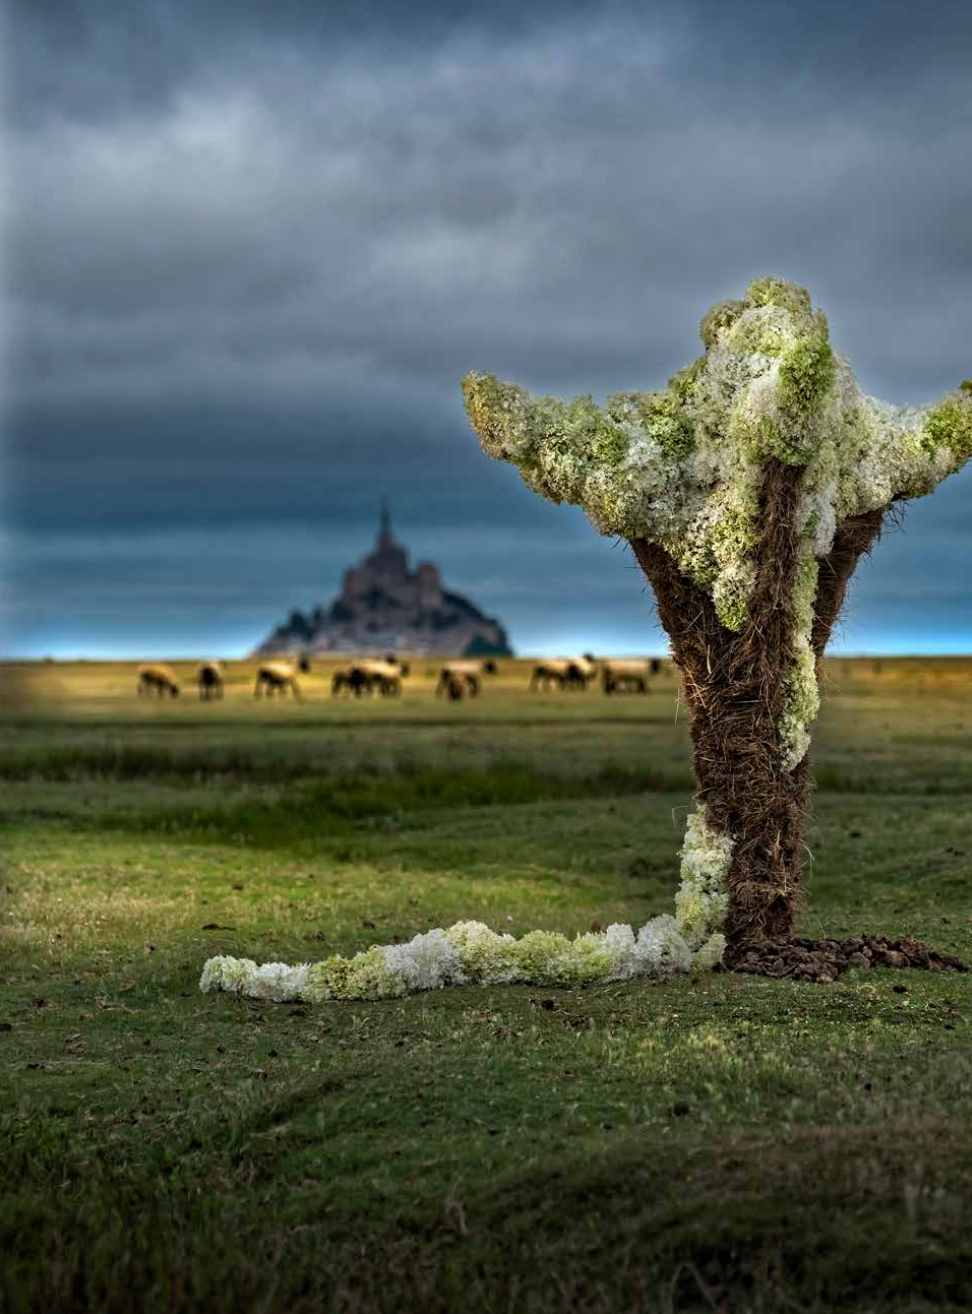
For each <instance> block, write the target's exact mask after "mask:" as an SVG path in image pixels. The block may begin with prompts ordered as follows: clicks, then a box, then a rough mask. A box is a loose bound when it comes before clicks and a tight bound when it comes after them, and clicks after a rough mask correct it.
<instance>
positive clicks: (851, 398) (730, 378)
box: [463, 278, 972, 770]
mask: <svg viewBox="0 0 972 1314" xmlns="http://www.w3.org/2000/svg"><path fill="white" fill-rule="evenodd" d="M701 333H702V341H703V343H704V345H705V348H706V350H705V354H704V355H703V356H702V357H700V358H699V359H698V360H697V361H695V362H693V364H691V365H689V366H688V367H687V368H686V369H684V370H682V371H680V373H678V374H676V375H675V376H674V377H673V378H672V379H671V380H670V381H669V384H668V387H667V389H666V390H665V391H664V392H644V393H638V392H627V393H617V394H615V395H613V396H611V397H609V398H608V399H607V402H606V404H605V406H604V407H599V406H598V405H596V404H595V402H594V401H593V399H592V398H591V397H577V398H575V399H574V400H573V401H568V402H563V401H559V400H557V399H556V398H553V397H542V398H535V397H532V396H531V395H530V394H529V393H528V392H526V391H525V390H524V389H523V388H520V387H519V386H517V385H516V384H511V383H501V382H500V381H499V380H498V379H495V378H494V377H493V376H492V375H487V374H476V373H472V374H469V375H467V376H466V378H465V379H464V380H463V393H464V395H465V401H466V409H467V411H468V414H469V419H470V422H471V423H472V426H473V428H474V429H475V430H476V432H477V434H478V435H479V437H480V439H481V441H482V444H483V447H484V449H485V450H486V452H487V453H488V454H489V455H490V456H493V457H497V458H500V459H503V460H508V461H512V462H513V463H514V464H515V465H517V466H518V467H519V469H520V472H521V474H522V475H523V478H524V479H525V480H526V481H527V483H528V484H530V486H531V487H532V488H534V489H535V490H536V491H537V492H539V493H541V494H542V495H543V496H544V497H547V498H549V499H550V500H551V501H553V502H573V503H577V504H579V505H580V506H582V507H583V508H584V509H585V511H586V512H587V514H588V516H589V517H590V519H591V520H592V521H593V523H594V525H595V526H596V527H597V528H598V529H599V530H600V531H601V533H604V534H610V535H621V536H623V537H625V538H628V539H646V540H648V541H649V542H651V543H655V544H657V545H659V546H660V547H662V548H664V549H665V550H666V551H667V552H668V553H669V554H670V555H671V557H672V558H673V559H674V561H675V562H676V563H677V565H678V567H679V569H680V570H681V571H682V572H683V573H684V574H685V575H687V576H688V577H689V578H691V579H692V580H693V582H694V583H695V584H696V585H697V586H698V587H700V588H702V589H705V590H706V591H707V592H708V594H709V595H710V597H711V598H712V601H713V604H714V606H715V609H716V614H717V616H718V619H719V621H720V623H721V624H722V625H723V626H724V627H725V628H726V629H728V630H742V629H743V627H744V626H745V624H746V620H747V614H748V607H749V601H750V598H751V596H752V591H753V587H754V585H755V580H756V571H755V559H756V553H757V551H758V548H759V543H760V537H761V524H760V511H759V502H760V489H761V486H762V482H763V476H764V473H765V470H766V467H767V465H768V464H769V462H770V461H781V462H783V463H785V464H787V465H791V466H797V467H799V468H800V469H801V470H802V474H801V487H800V508H799V514H798V524H797V529H798V531H799V532H800V534H801V535H802V543H803V546H804V548H805V554H806V555H805V557H804V559H803V561H802V563H801V566H804V565H806V558H807V557H812V558H813V559H814V561H819V560H820V559H821V558H823V557H826V555H827V554H828V553H829V552H830V550H831V548H832V547H833V543H834V536H835V534H836V532H837V529H838V527H839V525H840V524H841V523H842V522H843V521H844V520H846V519H847V518H848V517H849V516H856V515H861V514H863V513H865V512H868V511H874V510H876V509H878V508H881V507H885V506H888V505H890V504H891V502H893V501H894V500H896V499H901V498H909V497H920V496H922V495H923V494H925V493H929V492H931V491H932V490H933V489H934V488H935V486H936V485H937V484H938V483H939V482H940V481H941V480H942V479H943V478H945V476H946V475H948V474H951V473H953V472H955V471H956V470H958V469H960V468H961V467H962V466H963V465H964V464H965V462H966V461H967V460H968V459H969V457H970V456H972V381H969V380H966V381H965V382H964V383H963V384H962V386H961V388H960V389H959V390H958V391H957V392H954V393H950V394H948V395H947V396H946V397H944V398H943V399H942V400H941V401H940V402H938V403H937V404H936V405H934V406H925V407H896V406H891V405H889V404H888V403H886V402H881V401H877V400H875V399H874V398H871V397H866V396H864V395H863V394H862V393H861V391H860V389H859V388H858V385H857V381H856V379H855V378H854V375H853V372H852V371H851V369H850V366H849V365H848V364H847V362H846V361H845V360H844V359H843V358H842V357H840V356H838V355H837V354H836V353H835V352H834V351H833V349H832V347H831V345H830V340H829V329H828V325H827V320H826V317H825V316H824V315H823V313H822V312H821V311H815V310H814V309H813V307H812V305H811V302H810V297H809V295H808V294H807V292H806V291H805V290H804V289H803V288H800V287H796V286H795V285H794V284H792V283H787V282H785V281H784V280H783V279H779V278H758V279H755V280H754V281H753V282H752V283H751V284H750V285H749V287H748V288H747V290H746V296H745V298H744V299H743V300H742V301H725V302H721V303H719V304H718V305H715V306H713V307H712V309H711V310H710V311H709V312H708V313H707V314H706V315H705V317H704V318H703V320H702V326H701ZM809 579H810V572H809V571H807V570H802V571H801V577H800V579H799V580H798V581H797V584H796V586H795V587H796V588H797V589H801V588H803V589H807V588H809V585H808V580H809ZM815 590H816V578H815V577H814V579H813V592H812V593H810V594H809V595H808V607H809V614H810V618H811V619H810V623H809V624H806V623H798V624H797V625H796V627H795V632H794V638H793V653H792V661H791V664H790V670H789V673H788V675H787V677H786V687H785V689H784V691H783V708H782V711H781V714H780V723H779V739H780V758H781V765H782V767H783V769H784V770H792V769H793V768H794V767H795V766H796V765H797V764H798V763H799V762H800V761H802V759H803V757H804V756H805V754H806V751H807V747H808V745H809V742H810V731H809V726H810V724H811V722H812V721H813V719H814V717H815V715H816V710H817V704H818V697H817V689H816V672H815V671H814V670H813V669H812V667H813V662H812V661H811V654H810V634H811V631H812V614H813V606H814V593H815Z"/></svg>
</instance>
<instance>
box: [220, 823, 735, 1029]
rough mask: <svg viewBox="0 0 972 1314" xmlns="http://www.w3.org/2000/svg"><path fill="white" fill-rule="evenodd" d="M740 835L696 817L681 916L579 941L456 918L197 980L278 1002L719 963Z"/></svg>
mask: <svg viewBox="0 0 972 1314" xmlns="http://www.w3.org/2000/svg"><path fill="white" fill-rule="evenodd" d="M732 848H733V844H732V840H731V839H729V838H728V837H727V836H725V835H722V834H720V833H719V832H718V831H715V830H713V829H712V828H711V827H709V826H708V825H707V823H706V820H705V809H704V807H700V808H699V809H698V810H697V811H696V813H695V814H694V816H693V817H692V818H691V819H690V821H689V824H688V829H687V831H686V834H685V845H684V848H683V849H682V881H681V885H680V887H679V890H678V893H677V894H676V896H675V916H674V917H671V916H668V915H667V914H666V915H664V916H661V917H653V918H652V919H651V920H650V921H649V922H646V923H645V925H644V926H642V927H641V929H640V930H638V931H635V930H634V929H633V928H632V927H631V926H626V925H623V924H621V923H615V925H613V926H609V927H608V929H607V930H606V931H589V932H587V933H585V934H583V935H578V936H576V937H575V938H574V939H573V940H571V939H568V937H567V936H566V935H561V934H560V933H559V932H557V931H530V932H529V934H527V935H524V936H521V937H520V939H516V938H515V937H514V936H512V935H501V934H499V933H498V932H496V931H493V930H491V929H490V928H489V927H488V926H486V925H484V924H483V923H482V922H457V923H456V924H455V925H454V926H450V927H449V928H448V929H447V930H442V929H441V928H438V927H437V928H436V929H435V930H432V931H426V932H425V934H423V935H416V936H415V937H414V938H413V939H412V940H410V941H409V942H408V944H387V945H372V947H371V948H370V949H366V950H365V951H364V952H363V953H358V954H355V955H354V956H353V957H352V958H345V957H343V956H342V955H341V954H334V955H332V956H331V957H330V958H325V959H324V960H323V961H322V962H319V963H298V964H296V965H294V966H289V965H288V964H287V963H263V964H261V965H259V966H258V965H257V964H256V963H255V962H253V960H252V959H250V958H231V957H227V956H225V955H224V956H219V957H216V958H210V959H208V960H207V962H206V964H205V966H204V967H203V972H202V977H201V978H200V981H199V988H200V990H203V991H207V992H208V991H211V990H225V991H227V992H228V993H231V994H236V995H245V996H247V997H248V998H250V999H267V1000H273V1001H275V1002H277V1003H291V1002H294V1001H297V1000H302V1001H305V1002H307V1003H312V1004H319V1003H325V1002H328V1001H330V1000H334V999H395V998H398V997H399V996H401V995H408V994H414V993H416V992H418V991H420V990H438V989H440V988H441V987H443V986H449V985H505V984H509V983H513V982H521V983H523V984H530V985H540V986H578V985H592V984H593V983H595V982H597V981H626V980H630V979H631V978H633V977H638V976H650V977H661V976H673V975H675V974H676V973H679V972H690V971H698V970H701V969H706V968H711V967H714V966H715V965H716V963H718V962H720V961H721V959H722V955H723V952H724V951H725V944H726V942H725V938H724V936H723V935H722V932H721V927H722V925H723V923H724V921H725V916H726V909H727V906H728V895H727V893H726V886H725V878H726V874H727V872H728V870H729V864H730V862H731V860H732Z"/></svg>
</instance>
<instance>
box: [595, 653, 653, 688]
mask: <svg viewBox="0 0 972 1314" xmlns="http://www.w3.org/2000/svg"><path fill="white" fill-rule="evenodd" d="M650 674H651V663H650V662H648V661H643V660H641V659H633V658H632V659H625V660H623V661H622V660H606V661H603V662H601V680H602V683H603V686H604V692H605V693H606V694H612V693H643V694H646V693H647V692H648V677H649V675H650Z"/></svg>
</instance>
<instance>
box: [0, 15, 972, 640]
mask: <svg viewBox="0 0 972 1314" xmlns="http://www.w3.org/2000/svg"><path fill="white" fill-rule="evenodd" d="M5 29H6V30H5V31H4V32H3V33H2V36H3V38H4V41H3V44H4V47H5V50H6V52H7V57H6V68H5V77H4V79H3V91H4V98H5V102H6V103H5V122H6V128H5V133H4V143H3V167H4V172H5V175H6V181H7V185H6V186H5V187H4V188H3V192H2V203H0V205H2V214H0V222H2V275H3V284H4V309H3V321H2V322H3V329H4V356H5V368H4V373H5V387H4V402H3V410H2V414H0V418H2V425H3V446H2V468H0V475H2V482H3V490H4V492H3V531H2V533H3V542H2V560H3V573H4V576H5V600H4V607H3V611H4V619H5V627H4V628H5V633H4V636H3V642H2V651H3V652H5V653H7V654H43V653H54V654H70V653H86V654H89V655H99V654H118V655H136V654H137V655H142V654H148V653H156V654H160V655H164V654H170V655H174V654H181V653H186V654H193V653H203V652H227V653H234V652H242V651H243V650H245V649H247V648H248V647H250V646H252V645H253V644H254V643H256V642H257V641H258V640H259V639H260V638H262V637H263V635H264V634H265V632H266V631H267V630H268V629H269V628H271V626H272V625H273V624H275V623H276V622H277V621H278V620H279V619H281V618H282V616H283V615H284V614H285V613H286V612H287V611H288V610H289V609H290V608H291V607H294V606H299V607H309V606H313V605H314V604H316V603H320V602H327V601H329V600H330V598H331V597H332V596H333V594H334V592H335V591H336V588H337V587H338V584H339V577H340V572H341V569H342V568H343V567H344V566H345V565H346V564H348V563H349V562H350V561H351V560H354V559H356V558H358V557H359V556H361V555H362V553H363V552H364V551H366V550H367V549H368V547H369V545H370V541H371V538H372V537H373V534H374V529H375V523H376V519H377V508H378V501H379V498H380V496H381V494H382V493H385V492H387V493H388V494H389V495H390V496H391V498H392V505H393V511H394V517H395V527H396V531H397V533H398V535H399V537H400V538H401V539H402V540H403V541H404V542H405V543H406V545H407V546H408V547H409V548H410V549H411V550H412V551H413V553H414V555H415V556H416V557H433V558H435V559H436V560H437V561H438V562H439V563H440V565H441V566H442V568H443V571H444V573H445V576H446V580H447V583H448V584H449V585H450V586H451V587H453V588H456V589H458V590H461V591H466V592H468V593H469V595H470V596H471V597H472V598H473V600H474V601H476V602H477V603H479V604H480V605H481V606H482V607H484V608H485V609H486V610H488V611H491V612H493V613H495V614H496V615H498V616H499V617H500V618H501V619H502V620H503V621H504V622H506V624H507V625H508V627H509V629H510V631H511V634H512V637H513V640H514V643H515V644H516V646H517V648H518V649H520V650H521V651H524V652H531V651H540V650H544V649H546V650H554V649H566V648H593V649H598V650H603V651H609V650H612V649H613V650H615V651H619V650H625V651H634V650H639V649H646V650H650V649H652V648H654V649H659V648H660V647H661V646H662V643H663V639H662V636H661V635H660V633H659V631H658V628H657V622H656V620H655V616H654V611H653V609H652V607H651V602H650V598H649V597H648V595H647V594H646V593H645V591H644V588H643V585H642V581H641V578H640V576H639V575H638V574H637V572H636V571H635V570H633V569H632V560H631V556H630V553H628V552H627V551H626V550H625V549H624V547H623V545H616V544H614V543H613V542H612V541H611V540H608V539H600V538H599V537H598V536H597V534H596V533H595V532H594V530H593V529H591V528H590V526H589V525H588V524H587V522H586V521H585V520H584V518H583V516H582V514H581V513H580V512H579V511H577V510H576V509H571V508H563V507H553V506H550V505H549V504H547V503H545V502H542V501H541V500H539V499H538V498H536V497H535V496H534V495H533V494H532V493H530V492H529V491H528V490H526V489H525V488H524V487H523V486H522V484H521V483H520V480H519V476H518V475H517V473H516V472H515V471H514V470H513V469H510V468H506V467H502V466H499V465H496V464H493V463H492V462H490V461H488V460H487V459H486V458H485V457H484V456H483V455H482V453H481V451H480V449H479V447H478V444H477V442H476V440H475V438H474V436H473V435H472V434H471V433H470V431H469V428H468V425H467V423H466V420H465V416H464V414H463V411H462V406H461V398H460V393H459V386H458V384H459V379H460V378H461V376H462V375H463V374H464V373H465V372H466V371H467V370H469V369H471V368H478V369H484V370H490V371H494V372H496V373H498V374H500V375H502V376H504V377H511V378H516V379H518V380H519V381H521V382H522V383H524V384H526V385H527V386H529V387H531V388H536V389H543V390H550V391H556V392H558V393H561V394H565V395H566V394H572V393H576V392H587V391H591V392H593V393H595V395H601V394H603V393H605V392H608V391H612V390H616V389H621V388H652V387H660V386H663V385H664V383H665V381H666V379H667V378H668V376H669V375H670V374H671V373H672V372H673V371H674V370H676V369H677V368H679V367H680V366H681V365H683V364H685V363H687V362H688V361H689V360H691V359H693V358H694V357H695V356H696V355H698V354H699V351H700V349H701V348H700V344H699V340H698V322H699V319H700V318H701V316H702V314H703V313H704V311H705V310H706V309H707V308H708V306H709V305H710V304H711V303H712V302H713V301H715V300H719V299H722V298H724V297H726V296H734V295H740V294H741V292H742V290H743V289H744V288H745V285H746V283H747V282H748V281H749V280H750V278H752V277H754V276H756V275H758V274H761V273H780V274H783V275H784V276H786V277H789V278H792V279H795V280H797V281H798V282H801V283H803V284H804V285H806V286H807V287H808V288H809V289H810V291H811V293H812V295H813V297H814V300H815V301H816V302H817V304H819V305H821V306H823V308H824V309H825V310H826V311H827V313H828V315H829V317H830V322H831V329H832V337H833V340H834V342H835V345H836V346H837V349H838V350H840V351H842V352H843V353H844V354H846V355H847V356H848V357H849V358H850V360H851V363H852V365H853V366H854V368H855V369H856V371H857V374H858V378H859V380H860V382H861V386H862V387H863V388H864V389H865V390H866V391H869V392H872V393H875V394H877V395H879V396H884V397H886V398H888V399H890V400H892V401H896V402H903V401H910V402H921V401H929V400H933V399H934V398H936V397H937V396H938V395H939V394H941V393H942V392H943V391H945V390H946V389H948V388H951V387H954V386H955V384H956V383H957V382H958V381H959V380H960V379H962V378H965V377H968V376H969V375H970V374H972V75H970V69H972V5H970V4H969V3H968V0H952V2H951V3H945V2H943V0H926V2H925V3H923V4H920V5H916V4H914V3H908V4H904V3H897V2H896V0H892V2H890V3H876V2H873V3H870V4H867V3H864V4H861V3H853V4H852V3H848V2H847V0H841V3H839V4H838V3H831V2H830V0H822V2H821V0H814V3H813V4H801V5H791V4H787V3H782V2H781V0H776V2H775V3H773V2H771V0H761V2H759V3H745V4H734V3H732V2H731V0H713V2H712V3H708V2H706V0H698V2H696V0H677V3H676V2H673V3H670V4H652V3H650V0H646V2H644V3H639V4H637V5H632V6H630V7H627V6H624V5H620V4H610V3H590V4H576V5H569V4H565V3H557V4H553V5H549V6H548V5H544V4H541V3H533V4H524V3H522V0H519V2H518V3H516V4H513V3H508V4H504V3H496V2H495V0H490V2H489V3H482V2H480V3H478V4H472V3H469V4H466V3H463V2H461V0H456V2H454V3H440V4H427V5H425V6H422V5H419V4H411V3H410V4H403V3H387V4H383V3H370V4H369V3H365V2H362V0H354V3H348V4H347V5H337V4H333V3H327V2H326V0H312V2H311V0H308V2H307V3H301V2H300V0H274V3H273V4H268V3H265V0H260V2H256V0H254V2H253V3H247V2H246V0H206V3H205V4H202V3H191V2H190V0H180V2H178V3H177V2H176V0H168V2H167V3H163V2H162V0H126V2H125V3H118V0H49V2H48V0H16V2H14V3H8V5H7V18H6V22H5ZM970 509H972V475H970V474H968V473H966V474H965V475H961V476H958V477H956V478H953V479H952V480H950V481H949V482H948V483H947V484H946V485H944V486H943V487H942V488H941V489H940V490H939V492H938V493H937V494H936V495H935V497H934V499H926V500H925V501H924V502H916V503H914V504H913V505H912V506H911V508H910V509H909V511H908V515H907V518H906V522H905V528H904V529H903V530H901V531H898V532H896V533H894V534H893V535H890V536H889V537H888V538H887V540H886V541H885V542H884V543H883V544H882V545H881V547H880V548H879V549H878V551H877V553H876V554H875V557H874V558H873V560H872V561H871V562H870V563H869V564H868V565H867V566H865V567H864V568H863V570H862V572H861V577H860V580H859V583H858V587H857V590H856V592H855V595H854V602H853V607H852V609H851V611H850V613H849V615H848V617H847V619H846V622H845V626H844V631H843V640H842V641H843V643H844V645H845V646H846V647H847V648H850V649H853V650H869V651H878V650H883V651H889V650H904V651H919V650H929V649H930V650H942V649H945V650H947V649H959V650H972V570H970V569H969V565H970V551H969V549H970V547H972V518H970Z"/></svg>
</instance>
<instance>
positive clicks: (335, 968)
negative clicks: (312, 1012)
mask: <svg viewBox="0 0 972 1314" xmlns="http://www.w3.org/2000/svg"><path fill="white" fill-rule="evenodd" d="M406 991H407V986H406V984H405V982H404V980H403V979H402V978H401V977H400V976H398V975H397V974H396V973H395V972H393V971H392V970H391V968H389V966H388V963H387V960H386V957H385V950H384V949H383V948H382V947H381V946H380V945H373V946H372V947H371V948H370V949H366V950H365V951H364V953H360V954H355V955H354V957H353V958H344V957H342V956H341V955H340V954H334V955H333V957H331V958H325V959H324V961H323V962H321V963H314V964H312V966H310V967H309V968H308V969H307V978H306V981H305V984H304V988H303V991H302V992H301V997H302V998H303V999H306V1000H307V1001H308V1002H309V1003H311V1004H322V1003H326V1002H327V1001H328V1000H331V999H394V998H396V996H398V995H404V994H405V993H406Z"/></svg>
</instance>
